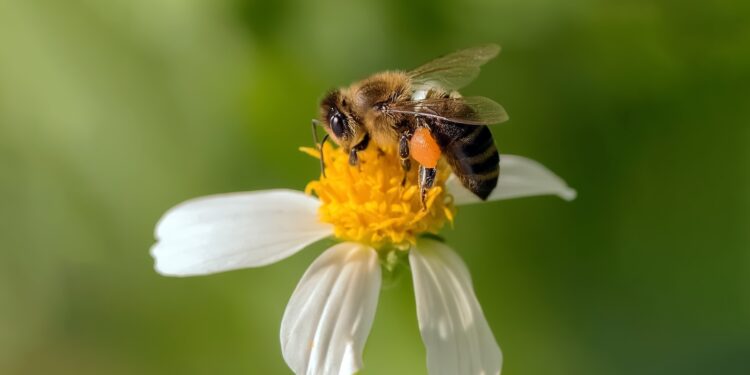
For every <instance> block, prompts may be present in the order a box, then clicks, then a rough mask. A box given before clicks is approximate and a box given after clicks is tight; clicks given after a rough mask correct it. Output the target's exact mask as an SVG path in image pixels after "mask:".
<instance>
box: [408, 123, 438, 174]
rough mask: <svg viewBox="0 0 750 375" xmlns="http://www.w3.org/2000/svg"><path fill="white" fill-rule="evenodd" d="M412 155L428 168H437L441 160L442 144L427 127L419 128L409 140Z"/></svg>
mask: <svg viewBox="0 0 750 375" xmlns="http://www.w3.org/2000/svg"><path fill="white" fill-rule="evenodd" d="M409 151H410V153H411V156H412V157H413V158H414V160H416V161H417V162H418V163H419V164H422V165H424V166H425V167H427V168H435V166H437V163H438V160H440V146H438V144H437V142H436V141H435V138H433V137H432V134H431V133H430V130H429V129H427V128H417V130H416V131H414V135H413V136H412V137H411V140H410V141H409Z"/></svg>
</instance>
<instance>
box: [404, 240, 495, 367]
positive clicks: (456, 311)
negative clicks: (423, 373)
mask: <svg viewBox="0 0 750 375" xmlns="http://www.w3.org/2000/svg"><path fill="white" fill-rule="evenodd" d="M409 263H410V264H411V271H412V277H413V278H414V293H415V295H416V299H417V318H418V320H419V330H420V331H421V333H422V341H424V344H425V347H426V348H427V369H428V370H429V373H430V375H439V374H446V375H447V374H451V375H453V374H465V375H479V374H483V375H495V374H499V373H500V368H501V367H502V363H503V355H502V353H501V352H500V347H499V346H498V345H497V342H496V341H495V338H494V336H493V335H492V331H491V330H490V327H489V325H488V324H487V320H485V318H484V313H482V308H481V307H480V306H479V302H478V301H477V297H476V295H475V294H474V289H473V288H472V285H471V276H469V271H468V269H467V268H466V265H464V262H463V261H462V260H461V258H459V256H458V254H456V253H455V252H453V250H451V249H450V248H449V247H448V246H446V245H445V244H443V243H440V242H438V241H435V240H429V239H420V240H419V241H418V242H417V246H416V248H414V249H412V250H411V252H410V253H409Z"/></svg>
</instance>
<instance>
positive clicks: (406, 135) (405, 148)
mask: <svg viewBox="0 0 750 375" xmlns="http://www.w3.org/2000/svg"><path fill="white" fill-rule="evenodd" d="M410 139H411V133H410V132H408V131H405V132H403V133H401V139H399V142H398V156H399V157H400V158H401V168H403V170H404V178H403V179H402V180H401V186H404V185H406V176H407V174H408V173H409V170H410V169H411V159H409V140H410Z"/></svg>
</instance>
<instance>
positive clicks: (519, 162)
mask: <svg viewBox="0 0 750 375" xmlns="http://www.w3.org/2000/svg"><path fill="white" fill-rule="evenodd" d="M446 187H447V189H448V191H449V192H450V193H451V194H452V195H453V199H454V202H455V203H456V204H471V203H479V202H482V200H481V199H479V198H478V197H477V196H476V195H474V194H473V193H472V192H471V191H469V190H468V189H466V188H465V187H463V185H461V181H459V180H458V178H456V176H454V175H452V176H451V177H450V178H449V179H448V181H447V182H446ZM548 194H553V195H557V196H559V197H560V198H562V199H565V200H568V201H569V200H573V199H575V197H576V191H575V190H574V189H571V188H570V187H568V185H566V184H565V181H563V180H562V179H561V178H560V177H558V176H557V175H555V174H554V173H552V172H551V171H550V170H549V169H547V168H545V167H544V166H543V165H541V164H539V163H537V162H536V161H534V160H531V159H529V158H525V157H523V156H516V155H501V156H500V178H499V179H498V181H497V187H496V188H495V190H494V191H493V192H492V194H490V196H489V197H488V198H487V200H488V201H494V200H500V199H510V198H520V197H528V196H533V195H548Z"/></svg>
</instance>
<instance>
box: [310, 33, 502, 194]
mask: <svg viewBox="0 0 750 375" xmlns="http://www.w3.org/2000/svg"><path fill="white" fill-rule="evenodd" d="M499 52H500V47H499V46H497V45H495V44H489V45H484V46H479V47H474V48H468V49H464V50H460V51H457V52H454V53H452V54H449V55H446V56H443V57H439V58H437V59H435V60H433V61H431V62H429V63H427V64H424V65H422V66H420V67H418V68H416V69H414V70H411V71H386V72H382V73H376V74H373V75H372V76H370V77H368V78H366V79H364V80H361V81H359V82H355V83H353V84H352V85H350V86H348V87H342V88H339V89H336V90H333V91H330V92H329V93H328V94H327V95H325V97H324V98H323V100H322V101H321V103H320V119H319V120H313V134H314V135H316V132H315V126H316V125H320V124H322V126H323V127H324V128H325V130H326V132H327V134H326V136H325V137H324V139H323V142H325V141H326V139H327V138H328V137H329V136H330V138H331V139H333V140H334V141H335V142H336V143H337V144H338V145H339V146H340V147H342V148H343V149H345V150H348V151H349V163H350V164H351V165H353V166H356V165H357V163H358V162H359V160H358V157H357V153H358V152H359V151H362V150H364V149H366V148H367V147H368V145H369V144H370V143H371V142H374V143H375V144H376V145H377V146H378V147H380V148H397V149H398V153H399V157H400V158H401V165H402V167H403V169H404V181H403V182H405V179H406V172H408V171H409V169H410V168H411V159H412V158H413V159H414V160H415V161H416V162H417V163H418V164H419V173H418V176H419V187H420V191H421V197H422V203H423V204H424V200H425V197H426V194H427V191H428V190H429V189H430V188H431V187H432V185H433V184H434V181H435V176H436V174H437V166H438V161H439V160H440V159H441V157H443V156H444V157H445V159H446V161H447V162H448V165H450V167H451V169H452V171H453V173H454V174H455V175H456V176H457V177H458V178H459V180H460V181H461V183H462V184H463V185H464V186H465V187H466V188H467V189H469V190H470V191H471V192H472V193H474V194H475V195H477V196H478V197H479V198H481V199H483V200H484V199H487V197H488V196H489V195H490V193H491V192H492V190H493V189H494V188H495V186H496V185H497V180H498V176H499V174H500V167H499V161H500V156H499V154H498V152H497V148H495V143H494V141H493V139H492V134H491V133H490V131H489V129H488V128H487V126H486V125H490V124H495V123H500V122H503V121H506V120H507V119H508V115H507V114H506V112H505V110H504V109H503V107H502V106H500V105H499V104H497V103H495V102H494V101H492V100H490V99H487V98H484V97H478V96H476V97H462V96H461V95H460V94H459V93H458V91H457V90H458V89H460V88H462V87H464V86H466V85H467V84H468V83H470V82H471V81H473V80H474V79H475V78H476V77H477V76H478V75H479V67H480V66H481V65H483V64H484V63H486V62H487V61H489V60H491V59H492V58H494V57H495V56H497V54H498V53H499ZM316 143H317V141H316ZM321 145H322V144H321ZM321 150H322V148H321ZM322 160H323V159H322V158H321V169H322V173H323V174H324V175H325V165H324V164H323V162H322Z"/></svg>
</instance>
